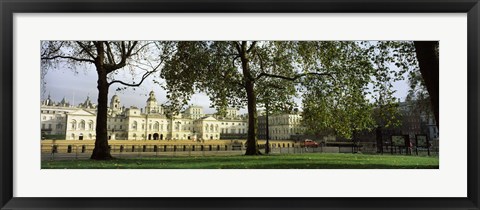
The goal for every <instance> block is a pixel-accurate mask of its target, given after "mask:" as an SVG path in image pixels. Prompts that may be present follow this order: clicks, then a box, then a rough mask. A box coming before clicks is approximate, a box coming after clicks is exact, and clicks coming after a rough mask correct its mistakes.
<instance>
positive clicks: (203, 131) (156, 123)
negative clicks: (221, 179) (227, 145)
mask: <svg viewBox="0 0 480 210" xmlns="http://www.w3.org/2000/svg"><path fill="white" fill-rule="evenodd" d="M228 110H229V111H228V114H227V115H226V116H217V115H208V114H204V112H203V108H202V107H201V106H193V105H192V106H189V107H188V108H187V109H186V110H185V111H183V112H181V113H180V114H177V115H175V116H172V117H167V115H166V113H165V110H164V109H163V107H162V106H161V105H158V102H157V100H156V98H155V93H154V92H153V91H151V92H150V94H149V97H148V98H147V100H146V106H145V109H139V108H137V107H130V108H125V107H124V106H121V101H120V98H119V97H118V96H117V95H114V96H113V97H112V98H111V100H110V106H109V108H108V118H107V132H108V138H109V139H110V140H127V139H128V140H217V139H220V137H221V136H220V134H221V133H238V134H242V133H243V134H246V133H247V128H248V125H247V119H246V118H245V117H243V116H240V115H239V114H238V110H234V109H228ZM40 115H41V127H42V129H41V132H42V138H55V139H66V140H91V139H95V127H96V106H95V105H94V104H93V103H91V102H90V99H89V98H87V99H86V101H85V102H84V103H81V104H80V105H78V106H71V105H70V104H68V102H66V100H65V99H64V100H62V102H60V103H54V102H52V101H51V100H50V97H49V98H48V99H47V100H45V101H43V102H42V105H41V114H40Z"/></svg>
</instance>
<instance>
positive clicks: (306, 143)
mask: <svg viewBox="0 0 480 210" xmlns="http://www.w3.org/2000/svg"><path fill="white" fill-rule="evenodd" d="M303 146H304V147H319V146H320V145H319V144H318V143H317V142H315V141H313V140H310V139H305V141H303Z"/></svg>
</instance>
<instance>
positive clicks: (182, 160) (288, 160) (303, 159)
mask: <svg viewBox="0 0 480 210" xmlns="http://www.w3.org/2000/svg"><path fill="white" fill-rule="evenodd" d="M438 167H439V161H438V156H437V157H418V156H400V155H367V154H328V153H317V154H282V155H264V156H212V157H168V158H166V157H159V158H135V159H115V160H110V161H95V160H58V161H42V169H438Z"/></svg>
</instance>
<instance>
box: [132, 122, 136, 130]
mask: <svg viewBox="0 0 480 210" xmlns="http://www.w3.org/2000/svg"><path fill="white" fill-rule="evenodd" d="M132 129H133V130H137V121H133V123H132Z"/></svg>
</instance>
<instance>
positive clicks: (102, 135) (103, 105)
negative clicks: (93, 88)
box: [90, 42, 113, 160]
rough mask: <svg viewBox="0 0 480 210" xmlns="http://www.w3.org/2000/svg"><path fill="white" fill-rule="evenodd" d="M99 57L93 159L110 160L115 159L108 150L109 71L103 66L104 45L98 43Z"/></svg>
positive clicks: (97, 60)
mask: <svg viewBox="0 0 480 210" xmlns="http://www.w3.org/2000/svg"><path fill="white" fill-rule="evenodd" d="M96 47H97V52H98V57H97V58H96V60H95V66H96V68H97V75H98V81H97V88H98V106H97V125H96V135H97V136H96V139H95V148H94V149H93V153H92V156H91V157H90V158H91V159H94V160H109V159H113V157H112V155H111V154H110V150H109V149H108V138H107V109H108V107H107V104H108V88H109V85H108V82H107V70H106V69H105V67H104V66H103V64H104V49H103V43H102V42H98V43H97V44H96Z"/></svg>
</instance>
